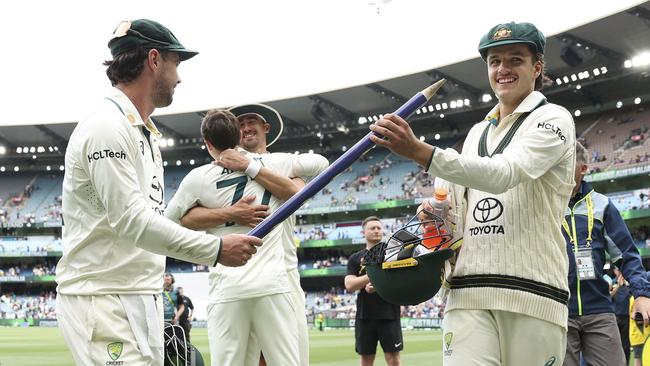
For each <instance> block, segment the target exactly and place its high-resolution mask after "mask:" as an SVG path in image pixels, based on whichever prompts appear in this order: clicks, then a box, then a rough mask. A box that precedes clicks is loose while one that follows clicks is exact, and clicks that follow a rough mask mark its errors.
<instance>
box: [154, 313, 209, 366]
mask: <svg viewBox="0 0 650 366" xmlns="http://www.w3.org/2000/svg"><path fill="white" fill-rule="evenodd" d="M164 333H165V340H164V344H165V350H164V353H165V354H164V357H165V365H164V366H205V362H204V361H203V356H202V355H201V352H199V350H198V349H196V347H194V345H192V344H191V343H190V342H188V341H187V339H186V337H185V330H184V329H183V328H182V327H181V326H179V325H176V324H170V323H167V322H166V323H165V330H164Z"/></svg>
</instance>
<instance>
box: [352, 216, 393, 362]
mask: <svg viewBox="0 0 650 366" xmlns="http://www.w3.org/2000/svg"><path fill="white" fill-rule="evenodd" d="M361 227H362V232H363V236H364V238H365V239H366V249H362V250H360V251H358V252H356V253H354V254H352V255H351V256H350V258H349V259H348V272H347V275H346V276H345V289H346V290H348V291H349V292H354V291H357V290H358V291H359V294H358V295H357V315H356V321H355V326H354V333H355V338H356V342H355V349H356V352H357V353H358V354H359V355H360V356H361V365H362V366H372V365H373V364H374V361H375V353H376V351H377V341H379V343H380V344H381V348H382V349H383V350H384V357H385V358H386V364H387V365H388V366H399V365H400V359H399V352H400V351H401V350H402V349H404V340H403V338H402V327H401V325H400V307H399V305H394V304H391V303H388V302H386V301H384V300H383V299H382V298H381V297H379V295H378V294H377V293H375V289H374V287H373V286H372V283H370V279H369V278H368V275H367V274H366V273H365V269H364V267H363V265H362V263H361V259H362V258H363V256H364V255H365V254H366V253H367V252H368V249H370V248H372V247H373V246H375V245H377V244H378V243H379V242H381V240H382V237H383V231H382V223H381V221H379V218H377V217H376V216H370V217H368V218H366V219H365V220H363V223H362V225H361Z"/></svg>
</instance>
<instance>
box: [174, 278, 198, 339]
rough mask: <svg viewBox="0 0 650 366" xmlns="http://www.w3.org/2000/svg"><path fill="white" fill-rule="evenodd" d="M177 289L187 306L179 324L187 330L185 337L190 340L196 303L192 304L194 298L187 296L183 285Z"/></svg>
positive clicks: (179, 319)
mask: <svg viewBox="0 0 650 366" xmlns="http://www.w3.org/2000/svg"><path fill="white" fill-rule="evenodd" d="M176 290H177V291H178V294H179V295H180V296H181V298H182V299H183V300H182V301H183V305H184V306H185V310H184V311H183V313H182V314H181V315H180V317H179V318H178V325H180V326H181V327H182V328H183V330H184V331H185V339H187V341H188V342H189V341H190V330H191V329H192V318H193V317H194V304H192V300H191V299H190V298H189V297H187V296H185V291H184V290H183V288H182V287H179V288H177V289H176Z"/></svg>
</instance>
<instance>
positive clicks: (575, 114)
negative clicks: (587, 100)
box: [573, 109, 582, 117]
mask: <svg viewBox="0 0 650 366" xmlns="http://www.w3.org/2000/svg"><path fill="white" fill-rule="evenodd" d="M581 114H582V112H580V110H579V109H576V110H575V112H573V115H574V116H576V117H580V115H581Z"/></svg>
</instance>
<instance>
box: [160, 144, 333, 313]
mask: <svg viewBox="0 0 650 366" xmlns="http://www.w3.org/2000/svg"><path fill="white" fill-rule="evenodd" d="M239 151H240V152H242V153H244V154H246V155H247V156H248V157H249V158H251V159H255V160H258V161H260V163H262V164H263V165H264V166H265V167H267V168H269V169H271V170H272V171H274V172H276V173H277V174H280V175H284V176H287V177H298V176H300V177H304V176H313V175H315V174H316V173H317V172H318V171H320V170H322V166H323V161H324V162H325V164H327V159H325V158H324V157H322V156H320V155H316V154H303V155H294V154H284V153H273V154H263V155H259V154H253V153H248V152H246V151H245V150H241V149H240V150H239ZM249 195H255V197H256V199H255V202H254V204H266V205H269V211H270V212H274V211H275V210H277V208H278V207H279V206H280V205H281V204H282V203H283V201H280V200H278V199H277V198H275V197H273V196H272V195H271V192H269V191H267V190H265V189H264V187H262V186H261V185H260V184H258V183H257V182H255V181H254V180H252V179H251V178H250V177H248V176H247V175H246V174H245V173H242V172H235V171H231V170H228V169H225V168H222V167H220V166H217V165H214V164H206V165H204V166H201V167H198V168H195V169H193V170H192V171H191V172H189V173H188V175H187V176H186V177H185V178H184V179H183V181H182V182H181V184H180V186H179V187H178V190H177V191H176V194H175V195H174V197H173V198H172V200H171V201H170V202H169V204H168V205H167V210H166V213H165V215H166V216H167V217H169V218H170V219H172V220H174V221H177V222H179V221H180V219H181V218H182V217H183V216H184V215H185V213H186V212H187V211H188V210H189V209H191V208H192V207H194V206H197V205H198V206H203V207H210V208H217V207H228V206H231V205H233V204H235V203H236V202H237V201H239V200H240V199H241V198H243V197H246V196H249ZM249 230H250V228H248V227H244V226H239V225H235V224H234V223H226V224H223V225H219V226H217V227H215V228H213V229H209V230H208V232H210V233H213V234H215V235H220V236H223V235H226V234H232V233H239V234H245V233H247V232H248V231H249ZM286 230H287V226H286V225H285V224H284V223H281V224H278V225H277V226H276V227H275V228H273V230H271V232H269V233H268V234H267V235H266V236H265V237H264V238H263V245H262V246H261V247H259V248H258V251H257V253H256V254H254V255H253V257H252V258H251V260H250V261H248V263H247V264H246V265H244V266H241V267H226V266H222V265H217V266H216V267H213V268H211V269H210V275H209V283H210V301H211V302H214V303H219V302H230V301H237V300H242V299H248V298H253V297H259V296H265V295H271V294H278V293H284V292H289V283H288V279H287V270H286V265H285V250H286V248H287V245H286V244H285V242H286V238H287V234H286V233H285V231H286ZM294 257H295V252H294Z"/></svg>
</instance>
